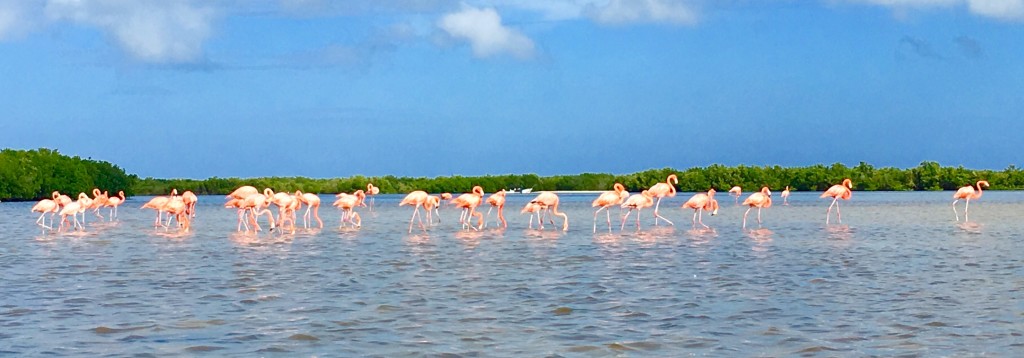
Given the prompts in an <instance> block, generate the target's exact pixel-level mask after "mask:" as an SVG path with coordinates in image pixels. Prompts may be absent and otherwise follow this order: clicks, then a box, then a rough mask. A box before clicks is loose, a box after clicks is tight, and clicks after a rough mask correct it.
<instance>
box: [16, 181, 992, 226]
mask: <svg viewBox="0 0 1024 358" xmlns="http://www.w3.org/2000/svg"><path fill="white" fill-rule="evenodd" d="M678 183H679V179H678V177H677V176H676V175H675V174H671V175H669V176H668V177H667V178H666V179H665V181H664V182H659V183H656V184H654V185H652V186H651V187H650V188H648V189H646V190H642V191H641V192H640V193H636V194H632V195H631V194H630V193H629V192H628V191H626V188H625V187H624V186H623V185H622V184H621V183H615V184H614V185H613V188H612V190H610V191H606V192H602V193H600V194H599V195H598V197H597V198H596V199H594V201H593V202H592V203H591V207H593V208H597V209H596V210H594V214H593V226H592V229H593V232H594V233H596V232H597V226H598V224H597V217H598V215H599V214H600V213H601V211H604V212H605V221H606V223H607V227H608V231H609V232H611V231H612V230H613V229H612V220H611V209H612V208H613V207H616V206H618V207H619V214H618V215H620V216H621V219H620V223H619V230H620V231H621V230H624V229H625V226H626V221H627V220H628V219H629V216H630V215H632V214H633V212H634V211H636V215H635V217H636V218H635V223H636V224H635V225H636V228H637V230H639V229H640V228H641V223H640V217H641V212H642V211H643V209H645V208H649V207H652V206H653V207H654V209H653V216H654V225H655V226H657V225H659V222H660V221H665V223H667V224H668V225H670V226H671V225H674V223H673V222H672V221H671V220H669V219H668V218H666V217H664V216H662V215H661V213H660V212H659V208H660V205H661V201H662V200H663V199H665V198H672V197H674V196H675V195H676V188H675V185H676V184H678ZM988 186H989V183H988V182H987V181H984V180H981V181H978V182H976V183H975V184H974V185H967V186H964V187H961V188H960V189H959V190H957V191H956V193H955V194H953V199H954V200H953V203H952V205H951V206H952V208H953V213H954V218H955V220H956V221H960V215H959V212H958V211H957V208H956V206H957V203H959V202H960V200H964V201H965V202H966V204H964V210H963V211H964V220H965V221H966V220H968V210H969V209H970V202H971V200H978V199H980V198H981V195H982V190H983V188H987V187H988ZM852 189H853V183H852V181H851V180H850V179H844V180H843V181H842V182H841V183H840V184H836V185H833V186H831V187H830V188H829V189H828V190H826V191H825V192H823V193H822V194H821V196H820V197H821V198H832V201H831V203H830V204H829V206H828V208H827V209H826V211H825V224H826V225H830V224H831V217H832V209H833V208H835V211H836V221H837V222H838V223H840V224H841V223H842V214H841V212H840V209H839V208H840V203H839V199H843V200H850V198H851V197H852V195H853V192H852ZM379 193H380V191H379V189H378V188H377V187H375V186H373V184H367V189H366V191H363V190H356V191H355V192H353V193H351V194H349V193H339V194H337V195H336V196H335V197H336V200H335V202H334V203H333V204H332V205H333V206H335V207H337V208H338V209H339V210H340V211H341V220H340V222H339V228H344V227H348V226H352V227H353V228H356V229H358V228H360V227H362V225H363V221H362V217H361V216H360V215H359V213H358V212H356V209H357V208H360V207H369V210H373V205H374V204H373V201H374V200H373V197H374V196H376V195H378V194H379ZM741 193H742V189H741V188H740V187H739V186H734V187H732V188H730V189H729V194H730V195H731V196H734V197H735V200H734V201H735V202H736V204H737V205H743V206H747V209H746V211H745V212H744V213H743V219H742V222H741V227H742V228H743V229H744V230H745V229H746V227H747V217H748V216H749V214H750V212H751V211H752V210H754V209H755V208H756V209H757V223H758V225H762V223H763V222H762V217H761V211H762V209H767V208H770V207H771V206H772V192H771V189H770V188H768V187H767V186H764V187H762V188H761V190H759V191H757V192H754V193H752V194H750V195H749V196H747V198H746V199H745V200H743V201H742V203H741V202H740V201H739V197H740V196H741ZM715 194H716V190H715V189H714V188H711V189H709V190H708V191H707V192H700V193H696V194H694V195H693V196H691V197H690V198H689V199H688V200H687V201H686V202H685V203H684V204H683V205H682V206H681V208H682V209H684V210H687V209H688V210H693V216H692V219H691V226H692V227H694V228H697V226H698V225H699V226H701V227H703V228H704V229H710V226H708V225H707V224H705V223H704V221H703V214H704V213H705V212H707V213H709V214H710V215H712V216H715V215H717V214H718V210H719V203H718V200H716V199H715ZM789 194H790V188H789V187H788V186H786V187H785V189H784V190H783V191H782V194H781V196H782V198H783V205H788V197H789ZM485 195H486V193H485V192H484V189H483V187H481V186H474V187H473V189H472V190H471V191H470V192H468V193H464V194H460V195H458V196H457V197H453V196H452V195H451V194H449V193H442V194H440V195H430V194H428V193H427V192H425V191H421V190H417V191H413V192H411V193H409V194H408V195H406V196H405V197H404V198H403V199H402V201H401V202H400V203H399V204H398V205H399V206H406V205H408V206H412V207H413V213H412V216H411V217H410V218H409V226H408V233H410V234H411V233H412V231H413V226H414V225H415V224H416V223H418V224H419V225H418V226H419V228H420V229H421V230H423V231H424V232H426V231H427V227H428V226H434V225H438V224H440V223H441V216H440V211H439V210H438V208H439V207H440V206H441V203H442V202H444V201H447V202H448V203H449V204H450V205H451V206H454V207H456V208H458V209H460V211H461V214H460V216H459V224H460V225H461V227H462V229H463V230H474V231H479V230H483V229H484V228H486V226H487V223H488V221H489V220H490V214H491V211H492V210H493V209H497V218H496V223H497V226H498V228H499V229H505V228H508V222H507V221H506V219H505V216H504V207H505V204H506V195H507V193H506V192H505V191H504V190H501V191H498V192H496V193H493V194H492V195H490V196H487V199H486V200H484V197H485ZM367 197H369V199H370V202H369V205H367V202H366V201H367ZM225 199H226V200H227V201H226V202H225V203H224V207H225V208H230V209H235V210H237V212H238V218H237V230H238V231H246V232H248V231H254V232H259V231H262V230H263V226H261V225H260V223H259V221H260V219H261V218H262V217H266V224H267V225H268V226H269V230H270V231H274V230H275V229H277V228H280V229H281V231H289V232H293V233H294V232H295V230H296V229H297V226H298V225H297V220H296V212H297V211H299V210H301V209H302V207H303V206H305V207H306V210H305V212H304V214H303V217H302V222H303V227H304V228H306V229H309V228H311V227H313V226H314V223H313V220H314V219H315V220H316V223H315V226H316V227H318V228H321V229H322V228H323V226H324V225H323V220H321V218H320V215H319V209H320V197H319V196H318V195H317V194H312V193H303V192H301V191H295V192H294V193H287V192H274V191H273V190H272V189H270V188H265V189H263V191H260V190H258V189H256V188H255V187H252V186H241V187H239V188H237V189H235V190H234V191H232V192H231V193H230V194H228V195H227V196H226V197H225ZM125 200H126V198H125V194H124V191H119V192H118V194H117V195H116V196H110V195H109V194H108V193H107V192H105V191H104V192H101V191H100V190H99V189H93V190H92V197H90V196H89V195H87V194H86V193H84V192H83V193H79V194H78V196H77V198H76V199H75V200H72V199H71V198H70V197H69V196H67V195H63V194H61V193H59V192H57V191H54V192H52V193H51V195H50V198H47V199H42V200H40V201H39V202H37V203H36V204H35V205H33V206H32V209H31V212H32V213H39V217H38V218H37V219H36V225H38V226H39V227H41V228H43V229H48V230H54V231H71V230H73V231H84V230H85V227H86V223H85V220H86V218H85V216H86V215H85V213H86V211H89V210H92V211H93V214H94V215H95V216H96V217H97V218H98V219H99V220H100V221H103V220H108V221H114V220H117V209H118V207H119V206H120V205H122V204H123V203H124V202H125ZM197 202H198V197H197V196H196V195H195V194H194V193H193V192H191V191H185V192H183V193H182V194H181V195H178V191H177V189H172V190H171V193H170V195H167V196H156V197H153V198H152V199H150V200H149V201H147V202H146V203H145V204H143V205H142V206H141V207H140V208H141V209H153V210H154V211H155V213H156V215H155V217H154V220H153V226H154V227H159V228H164V229H170V228H171V227H172V225H171V223H172V222H176V225H175V226H176V227H177V228H179V229H180V230H182V231H184V232H188V231H189V230H190V228H191V222H192V219H193V218H195V217H196V203H197ZM485 202H486V203H487V204H488V205H489V206H490V208H489V209H488V210H487V214H486V215H484V214H482V213H481V212H479V211H478V209H479V207H480V205H483V203H485ZM272 206H277V215H276V216H275V215H274V212H273V211H272V210H271V207H272ZM558 206H559V197H558V195H557V194H555V193H553V192H549V191H544V192H540V193H539V194H538V195H537V196H536V197H535V198H534V199H532V200H530V201H529V202H527V203H526V205H525V206H524V207H523V209H522V210H521V211H520V213H522V214H529V215H530V221H529V225H528V227H529V228H530V229H533V219H534V217H535V216H536V218H537V224H538V229H540V230H543V229H544V225H545V221H546V222H547V223H548V224H550V225H555V218H556V217H558V218H560V219H561V221H562V223H561V224H562V225H561V229H562V231H568V230H569V217H568V215H567V214H566V213H564V212H560V211H559V210H558ZM101 208H109V209H110V210H109V213H108V216H107V217H104V216H103V215H101V214H100V209H101ZM420 208H423V210H424V213H423V214H420ZM623 210H625V213H622V211H623ZM79 214H81V215H80V216H81V217H80V218H79ZM47 215H49V222H47V220H46V219H47ZM57 215H59V216H60V223H59V224H58V226H57V228H54V223H53V220H54V217H55V216H57ZM424 216H426V218H427V223H426V224H424V221H423V217H424ZM434 216H436V217H437V222H436V223H435V222H434V220H433V217H434ZM474 219H476V221H475V222H474Z"/></svg>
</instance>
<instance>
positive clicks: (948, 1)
mask: <svg viewBox="0 0 1024 358" xmlns="http://www.w3.org/2000/svg"><path fill="white" fill-rule="evenodd" d="M846 1H847V2H851V3H866V4H872V5H880V6H885V7H889V8H893V9H896V10H901V11H903V10H907V9H924V8H934V7H947V8H948V7H966V8H967V10H968V11H970V12H971V13H973V14H976V15H980V16H985V17H990V18H994V19H999V20H1003V21H1022V20H1024V0H846Z"/></svg>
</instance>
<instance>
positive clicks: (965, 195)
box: [953, 180, 988, 222]
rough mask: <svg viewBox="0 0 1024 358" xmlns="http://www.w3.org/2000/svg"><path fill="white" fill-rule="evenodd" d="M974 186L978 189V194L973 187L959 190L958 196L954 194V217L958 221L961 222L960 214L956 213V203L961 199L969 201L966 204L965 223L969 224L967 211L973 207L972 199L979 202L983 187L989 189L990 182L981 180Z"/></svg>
mask: <svg viewBox="0 0 1024 358" xmlns="http://www.w3.org/2000/svg"><path fill="white" fill-rule="evenodd" d="M974 185H975V186H977V187H978V191H977V192H975V191H974V188H973V187H971V186H970V185H967V186H964V187H962V188H960V189H959V190H957V191H956V194H953V215H954V216H955V217H956V221H960V214H958V213H957V212H956V203H957V202H958V201H960V199H965V200H967V203H966V204H964V222H967V209H969V208H970V207H971V199H974V200H978V199H979V198H981V186H982V185H984V186H985V187H986V188H988V181H986V180H980V181H978V182H977V183H975V184H974Z"/></svg>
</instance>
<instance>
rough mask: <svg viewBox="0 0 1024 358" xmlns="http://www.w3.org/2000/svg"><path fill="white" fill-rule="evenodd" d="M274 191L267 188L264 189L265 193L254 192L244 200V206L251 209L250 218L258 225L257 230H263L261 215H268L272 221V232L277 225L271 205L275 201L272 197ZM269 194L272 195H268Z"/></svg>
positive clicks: (268, 218) (268, 219)
mask: <svg viewBox="0 0 1024 358" xmlns="http://www.w3.org/2000/svg"><path fill="white" fill-rule="evenodd" d="M272 193H273V190H270V188H266V189H265V190H264V191H263V194H260V193H253V194H250V195H249V196H246V197H245V198H244V199H243V201H242V208H244V209H245V210H248V211H249V218H250V220H252V223H253V225H254V226H256V230H255V231H260V230H263V228H261V227H260V222H259V220H258V218H259V216H260V215H267V221H269V222H270V231H271V232H273V231H274V229H275V228H276V227H277V225H276V223H275V222H274V213H273V212H271V211H270V205H271V204H272V203H273V200H272V199H271V198H270V197H271V196H273V194H272ZM267 194H271V195H270V196H268V195H267Z"/></svg>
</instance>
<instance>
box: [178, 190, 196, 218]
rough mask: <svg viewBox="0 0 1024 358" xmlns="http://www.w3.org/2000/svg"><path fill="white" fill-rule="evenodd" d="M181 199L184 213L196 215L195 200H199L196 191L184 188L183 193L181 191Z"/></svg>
mask: <svg viewBox="0 0 1024 358" xmlns="http://www.w3.org/2000/svg"><path fill="white" fill-rule="evenodd" d="M181 200H182V201H183V202H184V203H185V214H186V215H188V216H191V217H196V202H198V201H199V197H197V196H196V193H193V192H192V191H191V190H185V192H184V193H181Z"/></svg>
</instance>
